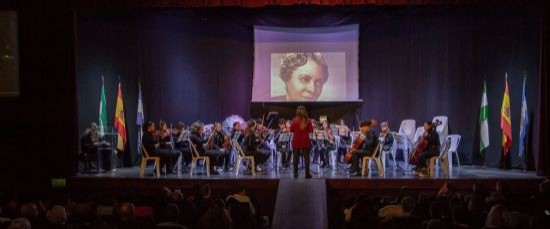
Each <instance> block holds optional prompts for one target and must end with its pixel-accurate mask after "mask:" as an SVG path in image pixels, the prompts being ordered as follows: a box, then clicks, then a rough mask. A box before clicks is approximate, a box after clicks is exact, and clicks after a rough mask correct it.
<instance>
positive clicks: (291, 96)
mask: <svg viewBox="0 0 550 229" xmlns="http://www.w3.org/2000/svg"><path fill="white" fill-rule="evenodd" d="M327 68H328V67H327V65H326V63H325V62H324V60H323V57H322V56H321V54H320V53H291V54H288V55H287V56H286V57H285V58H284V59H283V62H282V66H281V72H280V76H281V79H282V80H283V82H284V83H285V89H286V100H287V101H317V100H318V99H319V96H320V95H321V93H322V91H323V85H324V84H325V82H326V81H327V77H328V70H327Z"/></svg>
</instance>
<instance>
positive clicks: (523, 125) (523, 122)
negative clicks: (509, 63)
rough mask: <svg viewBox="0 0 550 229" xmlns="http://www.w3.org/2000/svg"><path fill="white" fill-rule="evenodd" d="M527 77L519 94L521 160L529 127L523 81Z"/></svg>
mask: <svg viewBox="0 0 550 229" xmlns="http://www.w3.org/2000/svg"><path fill="white" fill-rule="evenodd" d="M526 80H527V77H525V78H523V91H522V93H521V119H520V121H519V123H520V124H519V158H521V159H523V155H525V153H526V152H524V151H525V149H526V147H524V144H525V140H526V137H527V126H528V125H529V115H528V114H529V113H527V101H526V100H525V81H526Z"/></svg>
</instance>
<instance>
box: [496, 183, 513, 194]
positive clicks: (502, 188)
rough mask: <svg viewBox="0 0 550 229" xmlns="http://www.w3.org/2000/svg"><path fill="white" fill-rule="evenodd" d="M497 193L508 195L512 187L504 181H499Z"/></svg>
mask: <svg viewBox="0 0 550 229" xmlns="http://www.w3.org/2000/svg"><path fill="white" fill-rule="evenodd" d="M496 191H497V192H501V193H507V192H509V191H510V185H508V183H506V182H504V181H498V182H497V185H496Z"/></svg>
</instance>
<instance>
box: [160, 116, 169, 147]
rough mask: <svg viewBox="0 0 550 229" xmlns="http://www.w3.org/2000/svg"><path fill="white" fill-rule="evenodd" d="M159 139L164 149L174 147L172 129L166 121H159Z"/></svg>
mask: <svg viewBox="0 0 550 229" xmlns="http://www.w3.org/2000/svg"><path fill="white" fill-rule="evenodd" d="M159 141H160V148H162V149H172V135H171V134H170V129H168V126H167V125H166V122H164V121H162V120H161V121H160V122H159Z"/></svg>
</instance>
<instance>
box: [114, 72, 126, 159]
mask: <svg viewBox="0 0 550 229" xmlns="http://www.w3.org/2000/svg"><path fill="white" fill-rule="evenodd" d="M115 128H116V129H117V131H118V140H117V146H116V148H117V149H118V150H120V151H124V146H125V145H126V122H125V121H124V104H123V102H122V89H121V88H120V82H119V83H118V96H117V99H116V111H115Z"/></svg>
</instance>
